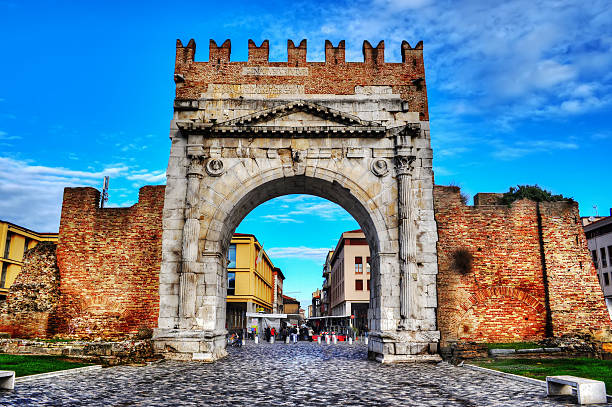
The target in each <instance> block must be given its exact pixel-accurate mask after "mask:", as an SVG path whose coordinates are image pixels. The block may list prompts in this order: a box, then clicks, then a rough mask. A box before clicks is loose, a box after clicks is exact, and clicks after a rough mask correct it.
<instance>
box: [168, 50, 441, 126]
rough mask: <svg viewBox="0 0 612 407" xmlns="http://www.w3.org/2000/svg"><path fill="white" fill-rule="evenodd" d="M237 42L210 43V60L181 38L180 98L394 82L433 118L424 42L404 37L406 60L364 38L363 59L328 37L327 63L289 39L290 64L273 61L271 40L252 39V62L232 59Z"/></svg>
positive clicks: (350, 89) (336, 91) (351, 89)
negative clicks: (249, 89) (227, 90)
mask: <svg viewBox="0 0 612 407" xmlns="http://www.w3.org/2000/svg"><path fill="white" fill-rule="evenodd" d="M231 45H232V44H231V41H230V40H226V41H225V42H224V43H223V44H221V45H217V43H216V42H215V41H214V40H210V43H209V59H208V61H207V62H196V61H195V53H196V43H195V41H194V40H193V39H191V40H190V41H189V43H188V44H187V45H186V46H183V43H182V42H181V41H180V40H177V41H176V62H175V72H174V73H175V75H174V79H175V82H176V99H177V100H193V99H198V98H200V97H201V96H202V95H203V94H206V93H207V92H208V91H209V85H210V84H223V85H244V84H255V85H299V86H303V87H304V93H305V94H332V95H353V94H355V87H356V86H390V87H391V90H392V92H393V93H397V94H399V95H400V96H401V98H402V99H404V100H406V101H407V102H408V106H409V110H410V111H413V112H419V113H420V119H421V120H429V116H428V109H427V90H426V86H425V66H424V63H423V42H419V43H418V44H417V45H416V46H415V47H412V46H411V45H410V44H409V43H408V42H406V41H403V42H402V45H401V55H402V62H399V63H390V62H385V43H384V41H380V42H379V43H378V45H377V46H376V47H374V46H372V45H371V44H370V43H369V42H368V41H364V42H363V47H362V51H363V58H364V60H363V62H346V58H345V55H346V53H345V42H344V41H340V42H339V43H338V45H337V46H333V44H332V43H331V42H330V41H327V40H326V41H325V61H324V62H308V61H307V59H306V54H307V43H306V40H302V41H301V42H300V44H299V45H297V46H296V45H295V43H294V42H293V41H292V40H288V41H287V62H270V59H269V54H270V45H269V41H268V40H265V41H263V42H262V43H261V44H260V45H259V46H257V44H256V43H255V42H254V41H253V40H249V42H248V58H247V61H236V62H235V61H231V60H230V56H231V48H232V46H231Z"/></svg>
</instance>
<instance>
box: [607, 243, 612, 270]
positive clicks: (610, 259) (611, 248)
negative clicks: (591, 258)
mask: <svg viewBox="0 0 612 407" xmlns="http://www.w3.org/2000/svg"><path fill="white" fill-rule="evenodd" d="M608 264H609V265H611V266H612V246H608Z"/></svg>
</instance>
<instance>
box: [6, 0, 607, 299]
mask: <svg viewBox="0 0 612 407" xmlns="http://www.w3.org/2000/svg"><path fill="white" fill-rule="evenodd" d="M288 4H289V3H287V2H282V1H278V2H273V1H270V2H253V1H248V2H247V1H244V2H241V1H236V2H226V3H222V2H210V3H207V2H203V1H200V2H189V1H183V2H180V3H176V4H171V3H170V2H155V1H147V2H119V1H106V2H65V1H53V2H51V1H49V2H35V1H32V2H22V1H11V0H0V55H2V63H1V64H0V218H1V219H5V220H9V221H12V222H15V223H18V224H21V225H23V226H26V227H29V228H32V229H35V230H39V231H53V230H57V228H58V224H59V214H60V207H61V196H62V190H63V187H65V186H81V185H90V186H95V187H100V185H101V180H102V176H103V175H110V177H111V183H110V186H111V190H110V204H111V205H114V206H125V205H131V204H132V203H134V202H135V200H136V198H137V190H138V188H139V187H140V186H143V185H147V184H159V183H164V181H165V175H164V172H165V168H166V164H167V159H168V151H169V140H168V127H169V122H170V119H171V115H172V98H173V95H174V82H173V80H172V75H173V69H174V54H175V40H176V38H180V39H182V40H183V42H184V43H185V42H186V41H187V40H189V39H190V38H194V39H195V40H196V42H197V44H198V45H197V53H196V60H200V61H204V60H207V58H208V55H207V54H208V40H209V39H210V38H213V39H215V40H216V41H217V43H220V42H223V41H224V40H225V39H227V38H231V40H232V59H233V60H245V59H246V54H247V40H248V39H249V38H252V39H253V40H255V42H256V43H258V44H259V43H260V42H261V41H262V40H264V39H269V40H270V47H271V59H272V60H276V61H282V60H285V58H286V41H287V39H293V40H294V42H296V43H298V42H299V41H300V40H301V39H303V38H307V39H308V59H309V60H312V61H322V60H323V49H324V48H323V47H324V40H325V39H330V40H331V41H332V42H333V43H334V44H336V43H337V42H338V41H340V40H342V39H344V40H346V46H347V59H348V60H350V61H361V60H362V54H361V46H362V42H363V40H365V39H367V40H369V41H370V43H372V44H376V43H378V41H380V40H385V57H386V59H387V61H399V60H400V52H399V51H400V43H401V41H402V40H407V41H409V42H410V43H411V44H413V45H414V44H415V43H416V42H418V41H419V40H423V41H424V44H425V49H424V55H425V64H426V79H427V85H428V92H429V106H430V119H431V128H432V131H431V135H432V144H433V148H434V157H435V158H434V170H435V177H436V182H437V183H438V184H448V183H450V182H454V183H456V184H458V185H460V186H461V187H462V188H463V190H464V191H465V192H467V193H468V194H470V195H474V194H475V193H477V192H480V191H485V192H501V191H506V190H507V189H508V187H509V186H511V185H516V184H535V183H538V184H539V185H541V186H543V187H545V188H547V189H550V190H551V191H552V192H554V193H561V194H564V195H567V196H572V197H574V198H575V199H576V200H577V201H578V202H579V203H580V207H581V212H582V214H583V215H591V214H594V209H593V205H597V206H598V208H599V213H600V214H608V213H609V208H610V207H611V206H612V188H611V185H610V181H609V176H608V173H609V171H608V169H609V155H610V151H611V147H612V126H611V124H610V117H612V94H611V87H612V49H611V48H612V24H610V22H611V21H612V7H611V6H610V3H609V1H607V0H605V1H602V0H593V1H590V2H589V3H588V7H587V6H585V5H584V3H583V2H579V1H577V0H576V1H569V0H550V1H537V0H529V1H526V0H525V1H523V0H520V1H505V2H493V1H450V0H449V1H435V0H370V1H347V2H331V1H327V2H300V1H293V2H291V3H290V5H288ZM276 215H286V216H285V217H284V218H283V217H277V218H276V219H275V218H273V216H276ZM271 216H272V217H271ZM337 218H340V219H342V220H340V221H338V220H337ZM354 227H356V224H355V222H354V221H352V220H350V219H349V217H348V215H347V214H346V213H345V212H344V211H343V210H341V209H339V208H338V207H335V206H334V205H333V204H331V203H328V202H327V201H322V200H320V199H318V198H312V197H281V198H278V199H276V200H274V201H270V202H268V203H266V204H264V205H262V206H261V207H259V208H257V209H256V210H255V211H253V212H252V213H251V214H250V215H249V216H248V217H247V218H246V219H245V221H244V222H243V224H242V225H241V226H240V227H239V231H242V232H253V231H257V232H255V233H256V234H257V236H258V238H259V239H260V240H261V241H263V243H264V245H265V247H266V249H267V250H269V251H270V252H271V253H272V254H273V260H274V261H275V263H277V264H278V265H279V266H280V267H282V268H283V270H284V271H285V273H286V274H287V275H288V289H287V291H291V292H299V293H297V294H296V295H297V296H298V298H300V299H306V298H308V292H310V291H312V290H314V289H315V288H316V286H318V285H319V284H320V281H321V279H320V271H321V264H322V262H323V258H324V252H325V250H327V249H328V248H330V247H332V246H333V245H334V242H335V241H336V239H337V238H338V236H339V235H340V233H341V232H342V231H343V230H347V229H351V228H354ZM296 248H302V249H296ZM306 254H308V256H307V255H306ZM291 281H293V282H291Z"/></svg>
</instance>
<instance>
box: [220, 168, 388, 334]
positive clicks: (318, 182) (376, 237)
mask: <svg viewBox="0 0 612 407" xmlns="http://www.w3.org/2000/svg"><path fill="white" fill-rule="evenodd" d="M253 184H254V185H249V186H248V187H245V189H246V188H250V189H247V190H245V191H236V195H237V197H236V198H237V202H238V203H237V204H236V205H235V206H234V207H233V208H231V210H230V212H229V213H225V212H223V208H220V209H219V211H220V212H223V213H224V214H225V220H224V222H223V225H224V229H223V230H222V231H221V233H220V239H221V240H220V242H219V243H220V244H219V247H220V251H221V253H223V254H224V255H223V258H227V250H228V245H229V243H230V240H231V238H232V236H233V233H234V230H235V229H236V227H237V226H238V225H239V224H240V222H241V221H242V220H243V219H244V217H245V216H246V215H247V214H248V213H250V212H251V211H252V210H253V209H254V208H255V207H257V206H259V205H260V204H262V203H263V202H265V201H267V200H269V199H273V198H276V197H278V196H282V195H287V194H308V195H315V196H319V197H321V198H325V199H328V200H330V201H332V202H334V203H336V204H338V205H339V206H341V207H342V208H345V209H348V208H350V210H351V212H352V213H351V212H349V213H350V214H351V215H352V216H353V218H354V219H355V220H356V221H357V222H358V223H359V225H360V227H361V228H362V230H363V231H364V234H365V235H366V240H367V242H368V246H369V248H370V256H371V259H372V261H371V289H370V304H377V303H379V301H380V300H379V298H380V289H381V286H380V285H379V284H378V285H377V284H376V281H377V276H378V270H379V264H378V262H379V257H378V256H377V255H376V254H377V252H378V248H379V247H380V241H381V240H382V241H388V229H387V228H379V229H377V227H376V224H375V222H374V220H373V218H374V219H379V222H383V219H382V216H381V215H380V213H378V211H377V210H375V211H374V212H370V211H368V209H367V208H366V207H365V206H364V205H363V204H362V203H361V202H360V201H359V198H358V197H357V196H358V195H359V194H353V193H352V192H351V188H344V187H341V186H340V185H339V184H337V183H336V184H334V183H331V182H329V181H326V180H322V179H319V178H310V177H305V176H294V177H284V178H281V179H276V180H273V181H268V182H265V183H263V184H260V185H257V184H256V183H253ZM351 187H354V188H356V189H357V190H358V189H359V187H358V186H357V185H352V186H351ZM361 192H363V191H361ZM356 195H357V196H356ZM239 196H241V198H238V197H239ZM347 212H348V210H347ZM379 224H382V225H384V223H379ZM215 235H216V234H215ZM381 236H382V237H381ZM211 246H212V245H211ZM224 270H227V269H226V268H225V269H224ZM222 279H223V281H227V280H226V276H225V275H224V276H223V277H222ZM226 305H227V303H226V301H225V300H222V301H221V303H220V306H221V307H225V306H226ZM369 316H370V319H372V322H370V323H371V324H372V323H373V324H375V323H376V321H378V320H379V319H380V312H377V310H376V308H371V312H369ZM217 322H218V323H220V324H223V323H225V319H221V318H219V319H218V321H217ZM219 328H220V327H219Z"/></svg>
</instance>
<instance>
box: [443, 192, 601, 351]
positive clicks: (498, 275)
mask: <svg viewBox="0 0 612 407" xmlns="http://www.w3.org/2000/svg"><path fill="white" fill-rule="evenodd" d="M495 195H496V194H479V195H477V196H476V198H475V202H476V203H477V205H476V206H466V205H464V204H462V203H461V198H460V191H459V188H457V187H442V186H436V187H435V189H434V200H435V202H434V207H435V211H436V222H437V224H438V237H439V241H438V266H439V274H438V304H439V307H438V324H439V329H440V331H441V333H442V338H443V340H444V341H446V340H449V339H461V340H470V341H476V342H513V341H526V340H534V339H535V340H537V339H541V338H543V337H544V336H545V334H546V318H547V314H548V315H549V321H550V322H549V325H550V328H549V329H550V330H552V332H551V333H552V334H553V335H555V336H560V335H563V334H572V333H577V332H589V333H595V334H596V333H598V332H599V331H602V330H604V329H609V328H610V318H609V316H608V311H607V309H606V306H605V304H604V299H603V293H602V290H601V288H600V286H599V282H598V281H597V274H596V271H595V268H594V266H593V263H592V261H591V258H590V255H589V252H588V249H587V243H586V238H585V235H584V231H583V229H582V226H581V224H580V216H579V214H578V204H576V203H569V202H543V203H540V216H541V227H538V214H537V212H538V208H537V206H538V204H537V203H536V202H533V201H528V200H522V201H518V202H515V203H513V204H512V205H511V206H506V205H499V204H497V202H496V199H495ZM540 230H541V233H540ZM540 237H541V240H540ZM540 241H541V243H540ZM458 248H465V249H468V250H469V251H470V253H471V254H472V255H473V258H474V261H473V267H472V271H471V272H469V273H466V274H462V273H460V272H458V271H457V270H455V269H454V268H453V266H452V260H453V253H454V252H455V250H456V249H458ZM542 252H543V253H544V260H545V262H542V256H541V253H542ZM543 264H545V268H546V277H547V278H546V281H545V275H544V266H543ZM546 293H547V294H548V298H549V299H548V302H549V306H548V307H547V304H546V302H547V300H546ZM547 308H548V309H549V310H548V311H547Z"/></svg>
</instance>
